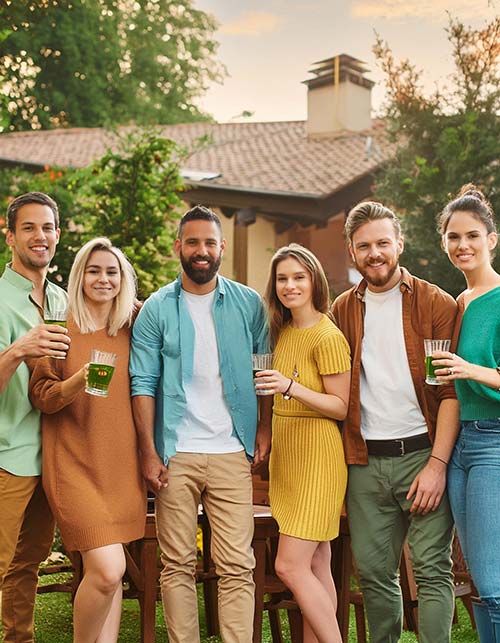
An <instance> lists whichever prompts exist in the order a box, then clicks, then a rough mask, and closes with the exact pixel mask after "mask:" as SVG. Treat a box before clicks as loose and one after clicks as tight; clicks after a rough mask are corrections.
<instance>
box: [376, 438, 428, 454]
mask: <svg viewBox="0 0 500 643" xmlns="http://www.w3.org/2000/svg"><path fill="white" fill-rule="evenodd" d="M430 446H431V441H430V440H429V435H428V434H427V433H420V435H412V436H411V437H410V438H403V439H401V440H366V447H367V449H368V455H385V456H390V457H393V458H396V457H399V456H402V455H405V454H406V453H413V451H421V450H422V449H428V448H429V447H430Z"/></svg>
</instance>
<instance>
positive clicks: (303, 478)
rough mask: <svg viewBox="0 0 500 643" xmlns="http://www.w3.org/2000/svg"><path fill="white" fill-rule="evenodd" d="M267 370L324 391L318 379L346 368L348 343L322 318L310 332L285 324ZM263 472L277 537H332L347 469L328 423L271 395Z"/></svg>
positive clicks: (335, 433)
mask: <svg viewBox="0 0 500 643" xmlns="http://www.w3.org/2000/svg"><path fill="white" fill-rule="evenodd" d="M273 368H275V369H277V370H278V371H280V373H282V374H283V375H285V376H286V377H293V378H294V379H295V380H296V381H297V382H300V384H303V385H304V386H307V388H310V389H312V390H314V391H318V392H323V393H324V392H325V390H324V388H323V382H322V379H321V375H333V374H335V373H343V372H345V371H348V370H349V369H350V368H351V360H350V351H349V345H348V343H347V341H346V339H345V337H344V336H343V334H342V333H341V331H340V330H339V329H338V328H337V327H336V326H335V325H334V324H333V323H332V322H331V321H330V319H329V318H328V317H327V316H326V315H323V317H322V319H321V321H319V322H318V323H317V324H315V325H314V326H311V327H310V328H303V329H302V328H293V327H292V326H286V327H285V328H284V329H283V330H282V332H281V334H280V337H279V340H278V343H277V345H276V348H275V351H274V360H273ZM269 471H270V480H269V495H270V500H271V511H272V514H273V516H274V518H275V519H276V521H277V522H278V525H279V529H280V533H282V534H286V535H287V536H294V537H296V538H303V539H305V540H316V541H321V542H323V541H327V540H332V539H333V538H336V537H337V536H338V533H339V522H340V512H341V509H342V503H343V501H344V495H345V490H346V484H347V467H346V464H345V459H344V450H343V447H342V438H341V436H340V432H339V429H338V426H337V423H336V422H335V421H334V420H331V419H330V418H326V417H324V416H322V415H320V414H318V413H317V412H316V411H312V410H311V409H309V408H308V407H307V406H305V405H304V404H302V403H300V402H298V401H297V400H295V399H291V400H285V399H284V398H283V396H282V395H281V394H279V395H275V396H274V407H273V438H272V449H271V459H270V463H269Z"/></svg>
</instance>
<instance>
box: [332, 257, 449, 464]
mask: <svg viewBox="0 0 500 643" xmlns="http://www.w3.org/2000/svg"><path fill="white" fill-rule="evenodd" d="M401 270H402V279H401V286H400V287H401V292H402V293H403V332H404V338H405V344H406V353H407V356H408V363H409V365H410V372H411V377H412V380H413V385H414V387H415V392H416V394H417V399H418V402H419V404H420V408H421V409H422V413H423V415H424V418H425V421H426V423H427V430H428V431H429V436H430V439H431V442H433V441H434V435H435V433H436V419H437V412H438V408H439V404H440V402H441V401H442V400H444V399H447V398H453V399H455V397H456V395H455V388H454V386H453V385H452V384H451V385H446V386H430V385H429V384H426V383H425V381H424V380H425V352H424V338H432V339H449V338H451V337H452V334H453V327H454V324H455V317H456V313H457V305H456V303H455V300H454V299H453V297H451V296H450V295H448V294H447V293H445V292H444V291H443V290H441V289H440V288H438V287H437V286H435V285H433V284H430V283H428V282H427V281H424V280H423V279H418V278H417V277H413V276H412V275H410V273H409V272H408V271H407V270H406V269H405V268H402V269H401ZM366 286H367V284H366V281H365V280H364V279H363V280H362V281H361V282H360V283H359V284H358V285H357V286H354V287H353V288H351V289H350V290H348V291H346V292H344V293H342V294H341V295H339V296H338V297H337V299H336V300H335V301H334V303H333V306H332V312H333V314H334V315H335V319H336V320H337V325H338V327H339V328H340V330H341V331H342V332H343V333H344V335H345V336H346V339H347V341H348V342H349V345H350V347H351V358H352V370H351V395H350V399H349V410H348V413H347V418H346V420H345V421H344V427H343V438H344V448H345V453H346V460H347V463H348V464H368V452H367V450H366V445H365V442H364V440H363V438H362V436H361V410H360V401H359V394H360V372H361V343H362V339H363V318H364V312H365V306H364V303H363V295H364V292H365V290H366ZM387 341H388V342H389V341H391V338H390V337H388V338H387Z"/></svg>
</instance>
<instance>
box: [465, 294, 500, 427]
mask: <svg viewBox="0 0 500 643" xmlns="http://www.w3.org/2000/svg"><path fill="white" fill-rule="evenodd" d="M456 352H457V355H460V357H463V358H464V359H465V360H467V361H468V362H471V363H472V364H479V365H480V366H488V367H490V368H496V367H497V366H498V365H500V286H499V287H497V288H493V289H492V290H490V291H489V292H487V293H485V294H484V295H481V296H480V297H478V298H477V299H473V300H472V301H471V302H470V304H469V305H468V306H467V309H466V310H465V312H464V316H463V318H462V326H461V328H460V337H459V340H458V347H457V351H456ZM455 389H456V392H457V397H458V401H459V402H460V419H461V420H464V421H466V420H489V419H493V418H500V391H498V390H496V389H493V388H490V387H488V386H484V385H483V384H479V383H478V382H474V381H472V380H455Z"/></svg>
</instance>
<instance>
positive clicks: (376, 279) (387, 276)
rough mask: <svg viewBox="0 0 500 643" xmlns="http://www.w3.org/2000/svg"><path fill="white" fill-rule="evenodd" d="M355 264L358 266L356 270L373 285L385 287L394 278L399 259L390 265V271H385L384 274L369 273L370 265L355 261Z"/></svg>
mask: <svg viewBox="0 0 500 643" xmlns="http://www.w3.org/2000/svg"><path fill="white" fill-rule="evenodd" d="M354 265H355V267H356V270H357V271H358V272H359V273H360V274H361V275H362V276H363V278H364V279H365V281H366V282H367V283H368V284H370V285H371V286H376V287H377V288H383V287H384V286H385V285H386V284H388V283H389V282H390V281H391V279H392V278H393V276H394V273H395V272H396V270H397V269H398V266H399V263H398V261H397V260H396V261H394V263H393V264H392V265H390V266H389V267H388V271H387V272H386V273H384V274H383V275H375V276H374V275H373V273H368V270H367V268H368V267H369V266H367V265H366V264H363V266H361V265H360V264H358V263H357V262H356V261H355V262H354ZM386 265H387V264H386Z"/></svg>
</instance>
